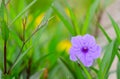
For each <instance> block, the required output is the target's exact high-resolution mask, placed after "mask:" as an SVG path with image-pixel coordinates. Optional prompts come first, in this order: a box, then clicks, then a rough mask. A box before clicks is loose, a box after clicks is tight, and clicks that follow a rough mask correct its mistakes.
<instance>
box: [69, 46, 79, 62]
mask: <svg viewBox="0 0 120 79" xmlns="http://www.w3.org/2000/svg"><path fill="white" fill-rule="evenodd" d="M77 52H79V50H78V49H75V48H73V47H72V48H71V49H70V60H72V61H77V58H76V53H77Z"/></svg>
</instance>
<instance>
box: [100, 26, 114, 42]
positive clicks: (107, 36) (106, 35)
mask: <svg viewBox="0 0 120 79" xmlns="http://www.w3.org/2000/svg"><path fill="white" fill-rule="evenodd" d="M98 26H99V28H100V30H101V31H102V32H103V34H104V35H105V37H106V38H107V40H108V42H109V43H110V42H111V41H112V40H111V38H110V37H109V35H108V34H107V33H106V31H105V30H104V28H103V27H102V26H101V25H100V24H99V25H98Z"/></svg>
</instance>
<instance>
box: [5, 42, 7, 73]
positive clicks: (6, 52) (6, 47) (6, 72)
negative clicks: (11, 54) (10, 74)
mask: <svg viewBox="0 0 120 79" xmlns="http://www.w3.org/2000/svg"><path fill="white" fill-rule="evenodd" d="M6 56H7V41H6V40H5V41H4V74H6V73H7V66H6V64H7V62H6Z"/></svg>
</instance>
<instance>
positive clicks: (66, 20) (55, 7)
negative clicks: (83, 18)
mask: <svg viewBox="0 0 120 79" xmlns="http://www.w3.org/2000/svg"><path fill="white" fill-rule="evenodd" d="M52 8H53V10H54V11H55V12H56V14H57V15H58V17H59V18H60V19H61V21H62V22H63V23H64V25H65V26H66V28H67V29H68V31H69V32H70V33H71V34H72V35H75V32H74V30H73V25H72V22H71V21H70V19H69V18H68V17H67V15H66V13H65V11H64V10H63V8H62V6H61V5H60V4H59V3H58V2H54V4H53V5H52Z"/></svg>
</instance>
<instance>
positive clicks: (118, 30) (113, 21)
mask: <svg viewBox="0 0 120 79" xmlns="http://www.w3.org/2000/svg"><path fill="white" fill-rule="evenodd" d="M108 16H109V18H110V21H111V23H112V25H113V27H114V30H115V32H116V35H117V39H118V41H119V43H120V28H119V26H118V24H117V23H116V22H115V20H114V19H113V18H112V17H111V16H110V15H109V14H108Z"/></svg>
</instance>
